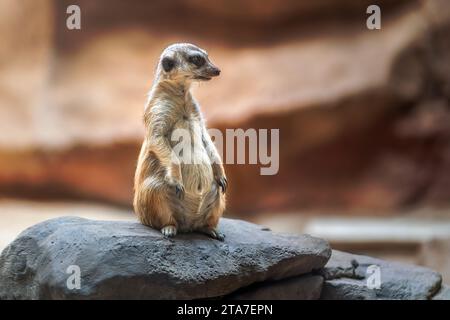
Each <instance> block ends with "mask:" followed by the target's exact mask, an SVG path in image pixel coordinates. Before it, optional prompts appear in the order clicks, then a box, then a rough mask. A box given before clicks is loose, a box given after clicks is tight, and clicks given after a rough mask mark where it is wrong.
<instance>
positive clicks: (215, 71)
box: [211, 68, 220, 76]
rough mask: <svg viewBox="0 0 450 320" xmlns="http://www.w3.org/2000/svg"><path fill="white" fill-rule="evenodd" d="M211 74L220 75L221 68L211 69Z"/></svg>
mask: <svg viewBox="0 0 450 320" xmlns="http://www.w3.org/2000/svg"><path fill="white" fill-rule="evenodd" d="M211 74H212V75H214V76H218V75H219V74H220V69H219V68H213V69H212V70H211Z"/></svg>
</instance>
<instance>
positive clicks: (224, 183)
mask: <svg viewBox="0 0 450 320" xmlns="http://www.w3.org/2000/svg"><path fill="white" fill-rule="evenodd" d="M217 184H218V185H219V186H220V187H221V188H222V192H223V193H225V192H226V191H227V186H228V180H227V178H225V177H222V178H220V179H219V180H217Z"/></svg>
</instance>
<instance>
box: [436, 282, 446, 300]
mask: <svg viewBox="0 0 450 320" xmlns="http://www.w3.org/2000/svg"><path fill="white" fill-rule="evenodd" d="M433 300H450V286H448V285H446V284H444V285H443V286H442V287H441V290H439V292H438V293H437V294H436V295H435V296H434V297H433Z"/></svg>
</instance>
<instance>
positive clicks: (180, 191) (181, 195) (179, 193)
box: [175, 184, 184, 200]
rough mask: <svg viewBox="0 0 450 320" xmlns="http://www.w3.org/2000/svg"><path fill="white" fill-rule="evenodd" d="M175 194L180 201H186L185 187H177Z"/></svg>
mask: <svg viewBox="0 0 450 320" xmlns="http://www.w3.org/2000/svg"><path fill="white" fill-rule="evenodd" d="M175 193H176V195H177V197H178V198H179V199H181V200H183V199H184V187H183V186H182V185H181V184H177V185H176V186H175Z"/></svg>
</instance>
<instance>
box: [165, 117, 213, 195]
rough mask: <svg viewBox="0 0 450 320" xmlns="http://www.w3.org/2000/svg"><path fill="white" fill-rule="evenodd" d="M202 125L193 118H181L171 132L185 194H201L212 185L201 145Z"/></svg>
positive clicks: (208, 162)
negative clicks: (178, 159)
mask: <svg viewBox="0 0 450 320" xmlns="http://www.w3.org/2000/svg"><path fill="white" fill-rule="evenodd" d="M203 132H204V128H203V123H202V121H201V120H200V119H197V118H196V117H193V116H188V115H186V116H184V115H183V116H182V117H181V118H180V119H179V120H178V121H177V122H176V124H175V128H174V130H173V132H172V143H173V149H174V151H175V152H176V154H177V155H178V156H179V158H180V161H181V170H182V176H183V183H184V185H185V188H186V191H187V192H192V193H195V194H203V193H204V192H207V191H208V190H209V188H210V185H211V183H212V179H213V178H212V177H213V174H212V168H211V163H210V159H209V155H208V152H207V150H206V148H205V146H204V144H203V137H202V135H203Z"/></svg>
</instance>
